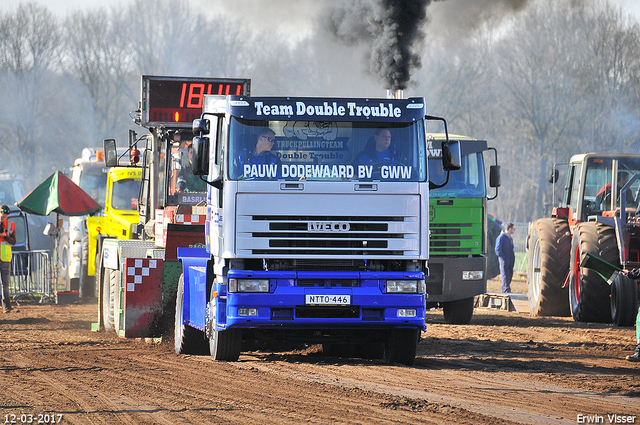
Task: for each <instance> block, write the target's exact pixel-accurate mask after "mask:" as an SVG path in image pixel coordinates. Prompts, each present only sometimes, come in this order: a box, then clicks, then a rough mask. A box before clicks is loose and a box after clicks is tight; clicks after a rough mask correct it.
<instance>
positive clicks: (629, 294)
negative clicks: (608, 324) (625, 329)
mask: <svg viewBox="0 0 640 425" xmlns="http://www.w3.org/2000/svg"><path fill="white" fill-rule="evenodd" d="M637 314H638V282H636V281H635V280H631V279H629V278H628V277H627V276H625V275H623V274H619V275H618V276H617V277H616V279H615V280H614V281H613V283H612V284H611V318H612V319H613V324H614V325H616V326H634V325H635V324H636V315H637Z"/></svg>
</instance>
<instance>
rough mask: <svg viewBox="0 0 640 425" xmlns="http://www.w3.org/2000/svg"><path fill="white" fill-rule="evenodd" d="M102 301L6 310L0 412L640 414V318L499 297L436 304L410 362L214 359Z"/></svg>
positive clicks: (559, 418) (453, 417)
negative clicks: (449, 309) (104, 313)
mask: <svg viewBox="0 0 640 425" xmlns="http://www.w3.org/2000/svg"><path fill="white" fill-rule="evenodd" d="M95 311H96V308H95V307H94V306H92V305H66V306H64V305H23V306H21V307H20V311H19V312H18V313H12V314H4V315H0V406H1V416H0V423H2V421H4V420H5V419H9V420H11V419H12V418H13V416H12V415H16V416H15V419H16V422H15V423H24V420H28V419H29V417H28V416H27V415H34V417H33V418H34V422H36V421H35V419H37V415H40V414H45V413H55V414H60V415H62V418H63V423H78V424H93V423H128V424H142V423H158V424H164V423H166V424H175V423H243V424H247V423H249V424H251V423H255V424H262V423H300V422H310V423H329V422H339V423H367V424H369V423H435V424H448V423H462V424H510V423H530V424H563V423H566V424H575V423H580V419H581V418H582V420H584V422H583V423H588V422H586V421H587V419H588V417H589V418H595V419H596V420H597V419H598V418H602V419H601V420H602V422H600V423H605V424H607V423H610V421H609V419H610V418H609V417H608V416H607V414H610V415H613V414H617V415H624V416H632V417H634V418H633V419H634V422H631V423H640V381H639V379H638V378H639V376H640V372H639V371H640V364H633V363H629V362H626V361H625V360H622V358H623V357H624V355H626V354H629V353H630V352H631V351H632V350H633V348H634V346H635V344H634V339H635V334H634V330H633V329H632V328H615V327H613V326H611V325H599V324H584V323H575V322H573V321H572V320H571V319H570V318H533V317H530V316H529V315H528V313H508V312H498V311H493V310H492V311H488V310H476V314H475V315H474V319H473V322H472V325H468V326H451V325H444V324H443V321H442V316H441V313H440V312H432V313H429V316H428V329H427V332H425V333H423V339H422V341H421V342H420V344H419V346H418V358H417V359H416V364H415V366H413V367H405V366H395V365H393V366H390V365H386V364H384V363H382V362H378V361H366V360H360V359H345V358H338V357H324V356H323V355H322V353H321V349H320V348H319V347H310V348H309V349H307V350H305V351H303V352H289V353H262V352H254V353H250V354H248V355H242V356H241V357H240V361H239V362H237V363H218V362H214V361H212V360H211V358H210V357H209V356H177V355H176V354H174V352H173V341H170V340H169V339H168V338H165V340H164V341H163V342H162V343H160V344H155V345H153V344H148V343H145V342H143V341H134V340H123V339H119V338H118V337H116V336H115V335H111V334H106V333H104V332H92V331H91V330H90V325H91V322H92V321H95V315H96V314H95ZM5 415H9V416H5ZM21 415H25V416H22V417H21ZM579 415H584V416H582V417H581V416H579ZM57 418H59V416H56V419H57ZM618 418H620V417H618ZM611 419H614V418H613V417H611Z"/></svg>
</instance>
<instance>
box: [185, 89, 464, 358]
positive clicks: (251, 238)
mask: <svg viewBox="0 0 640 425" xmlns="http://www.w3.org/2000/svg"><path fill="white" fill-rule="evenodd" d="M426 118H427V117H426V116H425V103H424V99H423V98H411V99H404V100H397V99H394V100H388V99H340V98H289V97H287V98H285V97H273V98H251V97H248V96H227V97H220V96H205V99H204V110H203V118H202V119H201V120H197V121H196V122H194V134H195V135H196V137H194V139H193V149H194V152H195V164H196V168H195V170H196V171H195V173H196V174H201V175H202V177H203V178H204V179H206V180H207V182H208V183H209V184H208V191H207V218H206V220H207V221H206V225H205V229H206V235H205V245H206V249H190V250H181V252H180V251H179V257H180V258H181V260H182V263H183V276H182V277H181V280H180V283H179V287H178V295H177V300H176V323H175V330H176V334H175V342H176V347H175V348H176V351H177V352H178V353H181V352H187V351H189V350H190V349H191V348H192V347H193V346H195V345H197V344H198V341H199V340H200V339H201V337H200V336H198V337H195V338H193V332H192V330H193V329H198V330H201V331H203V332H204V337H205V338H206V339H208V341H209V348H210V352H211V355H212V357H213V358H214V359H217V360H235V359H237V358H238V356H239V353H240V351H241V347H242V344H243V342H244V343H253V342H258V343H265V342H269V341H278V340H279V341H283V340H291V341H298V342H300V341H304V342H313V343H318V342H319V343H322V344H323V349H324V350H325V352H335V350H336V349H338V350H339V349H344V348H346V347H351V348H353V349H354V350H356V351H360V352H361V353H363V354H364V355H365V356H373V357H375V358H378V356H380V357H381V356H382V355H384V357H385V358H386V359H387V361H389V362H400V363H405V364H412V363H413V361H414V357H415V353H416V344H417V342H418V339H419V336H420V331H422V330H424V329H425V305H426V293H425V292H426V291H425V276H426V275H427V274H428V266H427V260H428V257H429V251H428V235H429V210H428V200H429V183H428V171H427V156H428V154H427V144H426V140H425V119H426ZM430 118H433V119H435V120H438V121H441V122H442V123H443V124H444V125H445V129H446V121H444V120H443V119H441V118H436V117H430ZM447 147H448V146H447ZM447 152H449V150H448V149H447ZM443 157H444V155H443ZM448 158H451V157H450V156H448ZM452 162H453V163H455V164H460V158H459V155H458V156H457V159H456V160H454V161H452ZM448 165H454V164H448ZM440 166H441V167H442V162H441V163H440ZM192 328H193V329H192ZM383 353H384V354H383Z"/></svg>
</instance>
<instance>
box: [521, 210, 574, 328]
mask: <svg viewBox="0 0 640 425" xmlns="http://www.w3.org/2000/svg"><path fill="white" fill-rule="evenodd" d="M570 258H571V234H570V233H569V224H568V223H567V221H566V220H563V219H559V218H542V219H540V220H537V221H535V222H534V223H533V225H532V226H531V231H530V233H529V238H528V262H527V283H528V285H527V296H528V298H529V310H530V311H531V314H532V315H534V316H569V314H571V311H570V308H569V307H570V306H569V302H568V301H567V298H568V295H569V288H566V287H565V288H563V285H564V282H565V280H566V278H567V274H568V273H569V263H570Z"/></svg>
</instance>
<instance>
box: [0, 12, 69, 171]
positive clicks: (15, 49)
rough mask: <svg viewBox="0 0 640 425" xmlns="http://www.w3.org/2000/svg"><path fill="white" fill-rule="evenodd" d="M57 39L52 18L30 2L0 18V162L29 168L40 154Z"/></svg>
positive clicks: (51, 89)
mask: <svg viewBox="0 0 640 425" xmlns="http://www.w3.org/2000/svg"><path fill="white" fill-rule="evenodd" d="M60 39H61V34H60V28H59V24H58V22H57V20H56V19H55V17H54V16H53V15H52V14H51V12H50V11H49V10H48V9H47V8H46V7H42V6H39V5H37V4H36V3H22V4H20V5H19V6H18V7H17V9H16V10H15V12H8V13H7V14H5V15H4V16H2V17H1V18H0V70H1V71H2V74H1V75H0V78H1V80H0V85H1V86H2V92H3V102H2V104H1V105H0V114H1V115H2V116H3V123H2V124H1V125H2V130H3V131H2V132H1V134H0V154H2V156H3V157H4V158H8V159H9V160H8V161H5V164H20V165H22V166H23V167H24V170H35V169H36V167H35V165H36V163H37V162H38V158H39V157H41V156H42V153H43V151H44V149H43V147H42V144H41V143H40V141H41V139H42V138H43V137H44V134H45V132H46V129H45V127H46V119H47V116H48V111H49V109H50V107H51V104H50V100H51V98H50V97H48V95H52V94H55V89H54V85H53V84H52V81H53V79H54V76H53V75H52V71H53V67H54V63H55V61H56V60H57V58H58V54H59V46H60ZM21 168H22V167H21ZM16 171H17V170H16Z"/></svg>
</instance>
